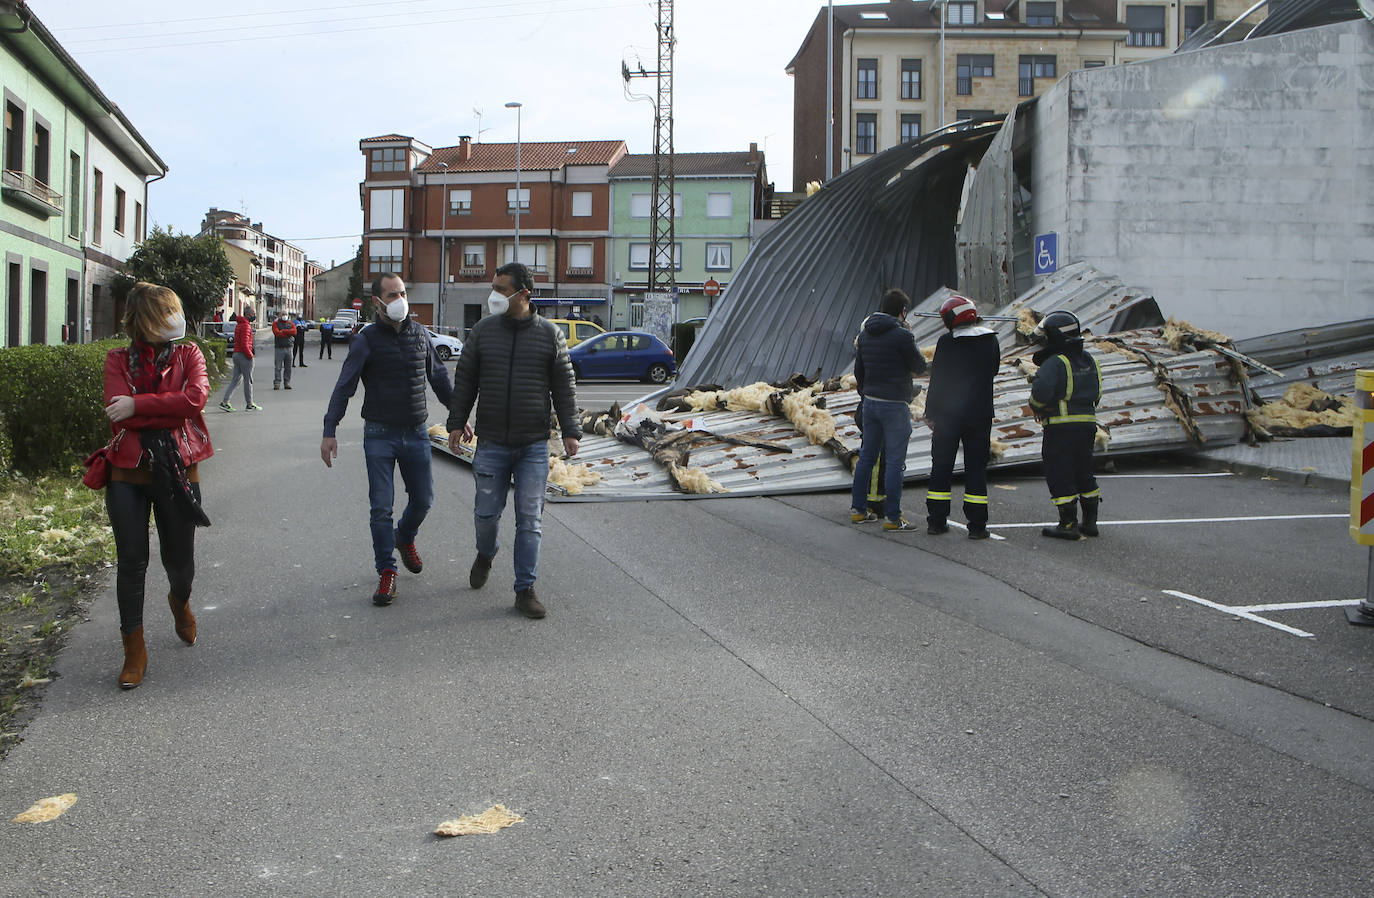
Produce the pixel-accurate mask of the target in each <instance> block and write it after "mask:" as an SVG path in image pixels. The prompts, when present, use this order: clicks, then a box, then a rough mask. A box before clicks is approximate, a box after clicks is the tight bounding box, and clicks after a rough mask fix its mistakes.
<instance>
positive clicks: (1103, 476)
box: [1097, 471, 1236, 480]
mask: <svg viewBox="0 0 1374 898" xmlns="http://www.w3.org/2000/svg"><path fill="white" fill-rule="evenodd" d="M1234 476H1236V475H1235V473H1234V472H1232V471H1209V472H1207V473H1198V474H1098V475H1097V479H1098V480H1104V479H1111V480H1121V479H1124V478H1128V477H1142V478H1160V479H1164V478H1169V477H1234Z"/></svg>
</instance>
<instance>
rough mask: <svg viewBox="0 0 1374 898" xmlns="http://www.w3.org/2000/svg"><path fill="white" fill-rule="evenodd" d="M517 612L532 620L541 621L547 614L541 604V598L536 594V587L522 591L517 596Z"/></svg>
mask: <svg viewBox="0 0 1374 898" xmlns="http://www.w3.org/2000/svg"><path fill="white" fill-rule="evenodd" d="M515 610H516V611H519V612H520V613H521V614H523V615H525V617H528V618H530V619H531V620H539V618H541V617H543V616H544V615H545V614H548V612H547V611H545V610H544V606H543V605H541V604H539V597H538V596H536V595H535V594H534V587H533V586H531V587H530V588H529V589H522V590H520V591H519V592H517V593H516V594H515Z"/></svg>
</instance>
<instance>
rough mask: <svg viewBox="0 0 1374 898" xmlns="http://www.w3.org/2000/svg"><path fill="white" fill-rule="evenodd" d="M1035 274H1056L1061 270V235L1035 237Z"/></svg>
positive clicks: (1037, 235)
mask: <svg viewBox="0 0 1374 898" xmlns="http://www.w3.org/2000/svg"><path fill="white" fill-rule="evenodd" d="M1034 268H1035V274H1036V275H1042V274H1054V273H1055V271H1056V270H1058V268H1059V235H1058V234H1056V233H1053V232H1051V233H1049V234H1036V235H1035V265H1034Z"/></svg>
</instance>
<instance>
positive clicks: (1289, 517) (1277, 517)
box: [988, 512, 1350, 529]
mask: <svg viewBox="0 0 1374 898" xmlns="http://www.w3.org/2000/svg"><path fill="white" fill-rule="evenodd" d="M1349 517H1350V515H1349V514H1347V513H1344V512H1342V513H1340V514H1262V515H1253V516H1250V517H1235V518H1156V519H1141V520H1136V521H1104V520H1101V519H1100V518H1099V519H1098V521H1097V526H1099V527H1122V526H1125V525H1127V524H1233V523H1244V522H1246V521H1310V520H1322V519H1325V518H1347V519H1348V518H1349ZM1058 523H1059V522H1058V521H1039V522H1036V521H1029V522H1017V523H1012V524H988V527H989V528H993V527H999V528H1004V529H1005V528H1012V527H1053V526H1055V525H1056V524H1058Z"/></svg>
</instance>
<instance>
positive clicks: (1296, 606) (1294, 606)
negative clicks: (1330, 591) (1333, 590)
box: [1235, 599, 1363, 613]
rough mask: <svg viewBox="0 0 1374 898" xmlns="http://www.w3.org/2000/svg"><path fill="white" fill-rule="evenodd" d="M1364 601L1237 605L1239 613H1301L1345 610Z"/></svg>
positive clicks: (1342, 600)
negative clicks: (1344, 608) (1316, 609)
mask: <svg viewBox="0 0 1374 898" xmlns="http://www.w3.org/2000/svg"><path fill="white" fill-rule="evenodd" d="M1361 601H1363V600H1362V599H1331V600H1329V601H1326V602H1277V603H1275V604H1273V605H1236V606H1235V608H1236V610H1237V611H1248V612H1251V613H1254V612H1257V611H1301V610H1302V609H1304V608H1343V607H1345V606H1347V605H1358V604H1360V602H1361Z"/></svg>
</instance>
